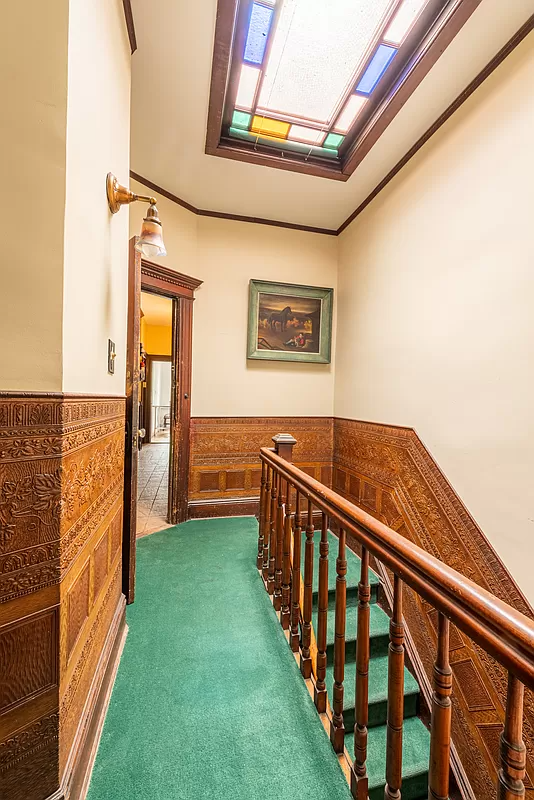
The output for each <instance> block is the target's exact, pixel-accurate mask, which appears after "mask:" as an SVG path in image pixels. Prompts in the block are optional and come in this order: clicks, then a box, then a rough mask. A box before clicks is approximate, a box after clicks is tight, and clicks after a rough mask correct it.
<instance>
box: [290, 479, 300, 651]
mask: <svg viewBox="0 0 534 800" xmlns="http://www.w3.org/2000/svg"><path fill="white" fill-rule="evenodd" d="M301 547H302V527H301V517H300V494H299V493H298V492H297V494H296V498H295V521H294V524H293V575H292V578H291V639H290V641H291V649H292V650H293V652H294V653H298V651H299V647H300V635H299V622H300V554H301Z"/></svg>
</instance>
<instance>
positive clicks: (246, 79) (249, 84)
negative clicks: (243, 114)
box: [235, 64, 260, 111]
mask: <svg viewBox="0 0 534 800" xmlns="http://www.w3.org/2000/svg"><path fill="white" fill-rule="evenodd" d="M259 77H260V70H259V69H257V68H256V67H249V66H248V65H247V64H243V66H242V67H241V75H240V76H239V86H238V87H237V97H236V101H235V104H236V107H237V108H240V109H242V110H243V111H251V110H252V106H253V104H254V96H255V94H256V87H257V85H258V80H259Z"/></svg>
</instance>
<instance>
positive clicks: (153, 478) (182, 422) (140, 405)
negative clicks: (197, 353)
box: [122, 236, 202, 603]
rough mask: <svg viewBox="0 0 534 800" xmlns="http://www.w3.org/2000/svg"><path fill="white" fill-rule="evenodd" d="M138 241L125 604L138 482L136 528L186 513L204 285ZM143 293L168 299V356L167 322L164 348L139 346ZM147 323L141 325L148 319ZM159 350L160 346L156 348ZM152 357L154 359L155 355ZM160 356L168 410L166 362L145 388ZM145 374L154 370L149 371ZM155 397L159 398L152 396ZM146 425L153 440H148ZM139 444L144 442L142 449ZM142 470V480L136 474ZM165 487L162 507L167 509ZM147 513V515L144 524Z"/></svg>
mask: <svg viewBox="0 0 534 800" xmlns="http://www.w3.org/2000/svg"><path fill="white" fill-rule="evenodd" d="M137 241H138V237H135V236H134V237H133V238H132V239H131V240H130V250H129V262H128V325H127V343H126V440H125V454H124V516H123V537H122V542H123V546H122V590H123V593H124V594H125V596H126V602H127V603H132V602H133V601H134V596H135V554H136V539H137V529H138V497H139V499H140V500H141V494H142V491H143V490H141V482H145V487H144V489H150V491H147V493H146V494H145V497H144V498H143V500H146V501H147V504H148V503H150V502H151V505H150V509H148V508H147V507H146V506H145V508H144V514H142V513H141V514H139V527H140V528H141V527H142V528H143V530H140V533H142V534H146V533H148V532H149V530H151V529H152V530H154V531H155V530H161V529H162V528H164V527H166V526H169V525H176V524H178V523H180V522H185V520H186V519H188V482H189V452H190V442H189V431H190V424H191V363H192V338H193V301H194V294H195V290H196V289H198V287H199V286H200V285H201V284H202V281H200V280H198V279H197V278H192V277H190V276H188V275H183V274H182V273H180V272H175V271H174V270H172V269H169V268H168V267H164V266H161V265H160V264H157V263H154V262H152V261H147V260H145V259H144V258H142V257H141V255H140V253H139V252H138V251H137V250H136V249H135V246H136V243H137ZM142 293H144V294H146V295H147V296H148V299H147V300H145V304H146V302H148V303H150V302H151V301H152V302H154V298H155V299H156V300H162V301H165V302H166V303H167V308H169V305H168V304H169V303H170V308H171V326H170V341H171V344H170V355H169V349H168V339H169V331H168V326H167V333H166V336H167V338H166V340H165V341H166V342H167V344H166V345H165V348H164V349H163V352H161V347H162V345H161V344H160V345H154V348H152V349H154V352H153V353H152V354H150V353H147V352H146V347H145V345H146V342H143V345H144V346H143V349H141V343H142V338H141V333H142V330H141V329H142V319H143V318H142V316H141V314H142V309H141V294H142ZM144 313H145V312H143V314H144ZM144 324H145V325H146V320H145V323H144ZM143 335H144V337H145V339H146V337H147V331H146V330H143ZM158 350H160V352H157V351H158ZM151 356H155V357H156V358H154V359H152V358H151ZM169 359H170V361H169ZM158 360H159V361H168V362H169V363H170V370H171V372H170V384H171V386H170V388H171V392H170V395H171V396H170V402H169V408H168V409H166V408H165V405H166V403H165V402H164V398H163V389H164V383H165V373H164V371H163V370H164V369H167V368H166V367H165V368H164V367H162V368H161V369H160V368H157V370H158V371H160V372H161V374H160V375H159V376H158V379H157V380H158V381H159V386H160V389H161V391H160V392H159V395H155V394H153V392H152V388H151V389H150V395H148V394H147V390H148V387H147V386H146V384H147V369H148V370H151V368H152V362H153V361H158ZM149 374H150V375H151V373H149ZM167 376H168V373H167ZM160 378H161V381H160ZM156 399H157V400H159V401H160V402H155V400H156ZM167 427H168V429H169V432H168V435H167ZM147 430H148V439H149V440H150V441H147V440H146V434H147ZM152 437H154V441H152ZM145 448H152V449H151V450H150V449H145ZM154 448H156V449H154ZM157 448H160V449H159V450H158V449H157ZM143 449H145V453H144V454H143ZM141 459H143V460H141ZM140 473H141V476H142V481H140V480H139V478H140ZM149 484H150V487H149ZM154 490H155V492H154ZM165 491H166V497H167V506H166V514H165V513H164V508H165V502H164V501H165ZM149 495H150V496H151V497H149ZM151 498H152V499H151ZM149 512H150V515H149ZM162 512H163V513H162ZM141 516H144V518H145V521H144V525H143V523H142V522H141ZM155 518H157V521H156V520H155ZM148 520H151V522H150V523H149V522H148Z"/></svg>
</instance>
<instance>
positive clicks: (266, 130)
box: [250, 114, 291, 139]
mask: <svg viewBox="0 0 534 800" xmlns="http://www.w3.org/2000/svg"><path fill="white" fill-rule="evenodd" d="M290 127H291V126H290V124H289V122H281V121H280V120H279V119H269V117H262V116H260V115H259V114H258V115H256V116H255V117H253V118H252V125H251V126H250V130H251V132H252V133H259V134H261V135H262V136H274V137H275V138H276V139H287V134H288V133H289V128H290Z"/></svg>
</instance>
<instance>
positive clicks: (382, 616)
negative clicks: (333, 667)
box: [312, 603, 389, 663]
mask: <svg viewBox="0 0 534 800" xmlns="http://www.w3.org/2000/svg"><path fill="white" fill-rule="evenodd" d="M369 611H370V614H369V634H370V640H371V641H370V650H371V656H379V655H385V654H386V653H387V649H388V645H389V617H388V615H387V614H386V612H385V611H383V610H382V609H381V608H380V606H377V605H376V604H375V603H372V604H371V605H370V606H369ZM357 620H358V607H357V606H347V615H346V629H345V658H346V660H347V662H348V661H354V659H355V657H356V628H357ZM312 625H313V628H314V631H317V610H314V612H313V617H312ZM335 626H336V621H335V613H334V610H333V609H330V610H329V612H328V617H327V628H326V647H327V654H328V663H331V662H332V656H333V648H334V640H335V633H336V632H335Z"/></svg>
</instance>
